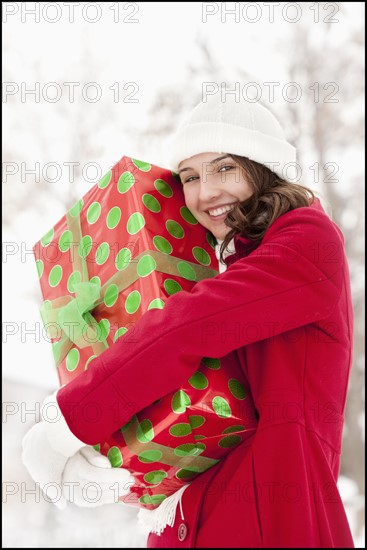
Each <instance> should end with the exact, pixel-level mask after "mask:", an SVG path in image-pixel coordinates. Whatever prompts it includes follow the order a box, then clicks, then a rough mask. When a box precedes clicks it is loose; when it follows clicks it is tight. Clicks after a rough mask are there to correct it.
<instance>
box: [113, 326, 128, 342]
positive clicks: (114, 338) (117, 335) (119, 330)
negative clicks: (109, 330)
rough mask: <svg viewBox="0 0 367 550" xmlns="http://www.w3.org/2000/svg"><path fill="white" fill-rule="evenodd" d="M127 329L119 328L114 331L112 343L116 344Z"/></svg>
mask: <svg viewBox="0 0 367 550" xmlns="http://www.w3.org/2000/svg"><path fill="white" fill-rule="evenodd" d="M126 332H127V328H126V327H120V328H119V329H118V330H116V333H115V336H114V337H113V341H114V342H116V340H118V339H119V338H120V336H123V335H124V334H126Z"/></svg>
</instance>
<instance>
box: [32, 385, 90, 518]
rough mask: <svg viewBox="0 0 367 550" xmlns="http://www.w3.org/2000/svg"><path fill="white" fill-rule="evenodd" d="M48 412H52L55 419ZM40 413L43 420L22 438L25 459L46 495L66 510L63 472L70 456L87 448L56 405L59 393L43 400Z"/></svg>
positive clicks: (33, 476)
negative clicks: (62, 483) (72, 430)
mask: <svg viewBox="0 0 367 550" xmlns="http://www.w3.org/2000/svg"><path fill="white" fill-rule="evenodd" d="M51 411H53V414H52V413H51ZM49 414H50V416H51V414H52V421H51V418H48V416H49ZM41 415H42V420H41V421H40V422H38V424H35V425H34V426H32V428H31V429H30V430H29V431H28V432H27V433H26V434H25V436H24V437H23V440H22V460H23V464H24V465H25V466H26V468H27V470H28V472H29V473H30V475H31V476H32V478H33V479H34V480H35V481H36V483H38V484H39V486H40V488H41V489H42V491H43V492H44V493H45V494H46V496H47V497H48V498H49V499H50V500H51V501H52V502H53V503H54V504H56V506H58V508H60V509H64V508H65V507H66V499H65V497H64V496H63V491H62V485H61V481H62V474H63V471H64V468H65V465H66V463H67V461H68V459H69V457H71V456H73V455H74V454H75V453H76V452H77V451H78V450H79V449H81V448H82V447H85V443H83V442H82V441H80V440H79V439H78V438H77V437H75V435H74V434H73V433H72V432H71V431H70V429H69V428H68V426H67V424H66V420H65V419H64V417H63V415H62V413H61V410H60V408H59V406H58V404H57V401H56V392H55V393H53V394H52V395H50V396H48V397H47V398H46V399H45V400H44V402H43V404H42V408H41ZM55 493H56V495H55Z"/></svg>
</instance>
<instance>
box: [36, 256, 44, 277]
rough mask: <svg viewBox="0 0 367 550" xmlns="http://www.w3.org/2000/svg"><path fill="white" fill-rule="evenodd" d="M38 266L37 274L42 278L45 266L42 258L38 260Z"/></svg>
mask: <svg viewBox="0 0 367 550" xmlns="http://www.w3.org/2000/svg"><path fill="white" fill-rule="evenodd" d="M36 267H37V275H38V277H39V278H41V277H42V275H43V268H44V264H43V261H42V260H36Z"/></svg>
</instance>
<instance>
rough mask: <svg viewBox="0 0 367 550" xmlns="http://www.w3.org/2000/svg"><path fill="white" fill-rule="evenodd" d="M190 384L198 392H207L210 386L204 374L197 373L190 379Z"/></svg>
mask: <svg viewBox="0 0 367 550" xmlns="http://www.w3.org/2000/svg"><path fill="white" fill-rule="evenodd" d="M189 384H190V385H191V386H192V387H193V388H195V389H196V390H205V388H207V387H208V386H209V382H208V379H207V377H206V376H204V374H203V373H202V372H195V374H193V375H192V376H191V378H189Z"/></svg>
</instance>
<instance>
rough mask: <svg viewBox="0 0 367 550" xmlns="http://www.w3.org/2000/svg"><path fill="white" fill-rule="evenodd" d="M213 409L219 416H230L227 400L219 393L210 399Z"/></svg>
mask: <svg viewBox="0 0 367 550" xmlns="http://www.w3.org/2000/svg"><path fill="white" fill-rule="evenodd" d="M212 405H213V409H214V410H215V412H216V413H217V415H218V416H219V417H220V418H229V417H230V416H231V414H232V413H231V407H230V406H229V403H228V401H226V400H225V399H224V398H223V397H220V396H219V395H218V396H216V397H214V399H213V400H212Z"/></svg>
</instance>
